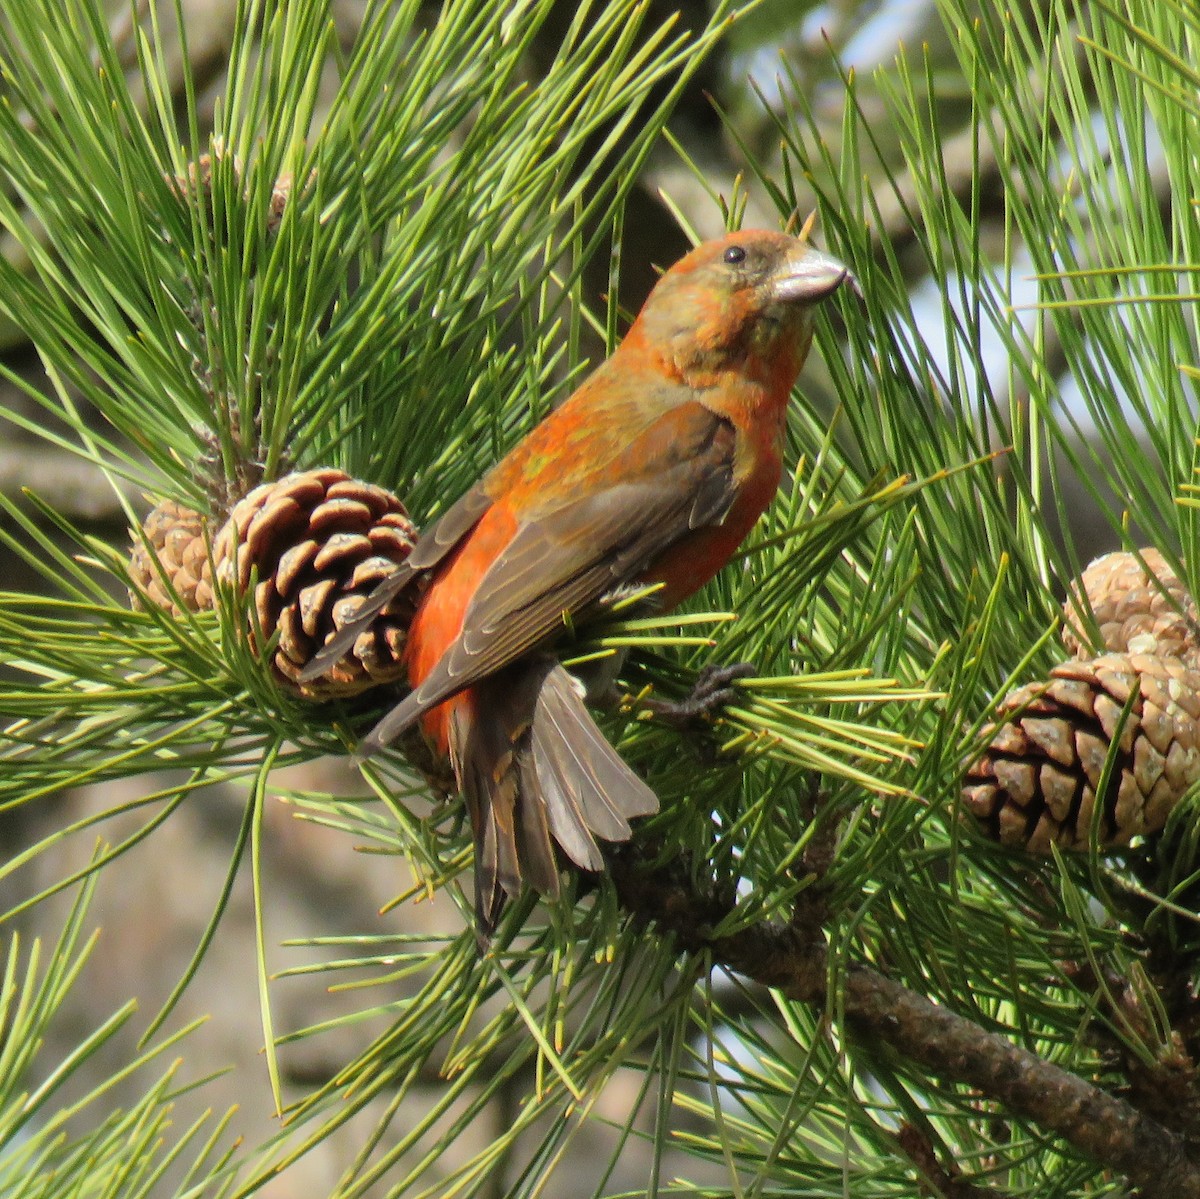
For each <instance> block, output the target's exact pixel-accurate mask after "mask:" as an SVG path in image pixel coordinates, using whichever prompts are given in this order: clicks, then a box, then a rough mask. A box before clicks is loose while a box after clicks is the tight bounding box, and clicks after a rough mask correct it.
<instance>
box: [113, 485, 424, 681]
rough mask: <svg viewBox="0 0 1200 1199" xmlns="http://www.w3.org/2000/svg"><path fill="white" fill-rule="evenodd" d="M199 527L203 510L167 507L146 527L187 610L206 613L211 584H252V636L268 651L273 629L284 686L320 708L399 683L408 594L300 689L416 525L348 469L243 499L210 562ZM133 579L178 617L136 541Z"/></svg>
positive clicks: (145, 597) (407, 544)
mask: <svg viewBox="0 0 1200 1199" xmlns="http://www.w3.org/2000/svg"><path fill="white" fill-rule="evenodd" d="M204 527H205V526H204V520H203V518H202V517H201V516H200V515H199V514H198V513H195V512H192V511H191V510H190V509H187V508H184V507H182V506H181V505H178V504H176V503H174V502H173V501H166V502H164V503H163V504H160V505H159V506H158V507H157V508H155V509H154V511H153V512H151V514H150V516H149V517H147V519H146V523H145V526H144V529H145V533H146V539H147V541H148V542H149V545H150V547H151V548H152V549H153V550H154V551H155V553H156V554H157V556H158V559H159V564H160V566H161V568H162V570H163V572H164V573H165V574H166V575H167V577H168V578H170V579H171V581H172V582H173V584H174V586H175V590H176V591H177V592H178V594H179V598H180V600H181V601H182V602H183V603H184V604H185V605H186V606H188V607H191V608H193V609H196V610H199V609H201V608H206V607H211V606H212V604H213V589H212V583H211V581H212V579H214V578H215V579H216V580H217V581H218V582H220V583H222V584H225V585H226V586H234V587H236V588H237V589H238V590H239V591H245V590H246V589H248V588H249V587H250V586H251V584H252V583H253V587H254V622H253V626H252V627H251V628H250V629H248V630H247V636H248V638H249V640H250V643H251V644H252V645H255V646H258V645H259V643H260V636H261V639H262V643H263V644H265V643H266V642H267V641H269V640H270V639H271V637H273V636H274V634H275V632H276V630H278V632H279V640H278V643H277V645H276V647H275V651H274V653H273V654H272V657H271V664H272V666H273V667H274V670H275V674H276V677H277V678H278V680H279V681H280V683H281V684H282V685H283V686H285V687H287V688H288V689H290V690H291V691H293V692H294V693H295V694H298V695H301V696H303V697H305V698H308V699H327V698H332V697H334V696H349V695H354V694H357V693H358V692H360V691H364V690H366V689H367V688H369V687H374V686H378V685H380V684H382V683H389V682H393V681H395V680H396V679H398V678H400V677H401V675H402V674H403V666H402V664H401V660H400V659H401V653H402V651H403V648H404V639H405V636H406V634H407V631H408V623H409V621H410V619H411V617H412V609H413V604H414V597H413V596H411V595H405V596H402V597H401V598H400V599H399V600H398V601H396V603H395V604H394V605H392V606H389V607H388V608H385V609H384V611H383V612H382V613H380V615H379V617H378V618H377V619H376V620H375V621H374V623H373V624H372V626H371V628H370V629H369V630H368V631H367V632H365V633H363V634H362V636H360V637H359V638H358V640H357V641H356V642H355V644H354V646H353V647H352V648H351V649H350V651H349V652H348V653H347V654H346V655H345V656H344V657H343V658H342V659H341V661H340V662H338V663H337V664H336V665H335V666H333V667H332V668H331V669H330V670H329V671H328V672H327V673H326V674H325V675H324V676H322V677H321V678H320V679H317V680H314V681H312V682H309V683H303V684H302V683H300V682H299V681H298V676H299V674H300V671H301V670H302V669H303V668H304V667H305V666H306V665H307V663H308V662H309V660H310V659H311V658H312V656H313V654H314V653H316V651H317V650H318V649H319V648H320V647H321V646H322V645H324V643H325V642H326V640H328V638H329V637H331V636H332V635H333V634H334V633H335V632H336V631H337V630H338V629H340V628H341V627H342V625H344V624H345V623H346V621H347V620H348V619H349V618H350V617H351V616H352V615H353V614H354V612H355V611H357V609H358V606H359V605H360V604H361V603H362V601H363V600H364V599H365V598H366V596H368V595H369V594H370V593H371V592H372V591H373V590H374V587H375V584H376V583H377V582H378V581H379V580H380V579H381V578H383V577H384V576H385V575H387V574H388V573H389V572H390V571H391V570H393V569H394V568H395V567H396V566H397V565H399V564H400V563H401V562H403V561H404V559H405V558H406V557H407V556H408V554H409V551H410V550H411V549H412V546H413V543H414V542H415V540H416V528H415V526H414V525H413V523H412V521H411V520H409V518H408V515H407V513H406V512H405V510H404V506H403V505H402V504H401V503H400V501H399V500H398V499H397V498H396V497H395V496H394V495H392V494H391V493H390V492H388V491H385V490H384V489H383V488H382V487H376V486H374V485H373V484H371V483H364V482H361V481H360V480H357V479H352V478H350V476H349V475H347V474H346V473H345V472H344V471H340V470H334V469H332V468H327V469H321V470H310V471H302V472H299V473H297V474H292V475H288V476H286V477H285V478H282V479H279V480H276V481H274V482H270V483H263V484H261V485H260V486H258V487H256V488H254V490H253V491H251V492H250V493H249V494H248V495H247V496H246V497H245V498H244V499H242V500H241V501H239V502H238V503H237V504H236V505H235V506H234V508H233V511H232V512H231V513H230V514H229V519H228V520H227V521H226V522H225V524H224V525H223V526H222V528H221V529H220V530H219V531H218V533H217V534H216V536H215V537H214V538H213V539H212V559H211V561H210V560H209V556H208V552H207V545H206V542H205V539H204ZM130 575H131V579H132V581H133V582H134V583H135V585H137V586H138V587H139V588H140V591H141V595H140V596H137V597H135V600H141V601H142V602H145V601H150V602H153V603H156V604H159V605H160V606H162V607H167V608H170V609H174V610H176V611H177V610H178V608H177V606H176V605H175V604H174V602H173V601H171V598H170V595H169V593H168V592H167V590H166V589H165V588H164V587H163V586H162V583H161V580H160V578H159V574H158V571H157V570H155V569H154V566H153V564H152V563H151V562H150V561H149V557H148V552H147V547H146V544H145V543H143V542H142V541H141V540H140V539H138V540H137V541H136V543H135V549H134V551H133V554H132V555H131V561H130ZM193 580H195V582H193ZM164 601H165V602H164Z"/></svg>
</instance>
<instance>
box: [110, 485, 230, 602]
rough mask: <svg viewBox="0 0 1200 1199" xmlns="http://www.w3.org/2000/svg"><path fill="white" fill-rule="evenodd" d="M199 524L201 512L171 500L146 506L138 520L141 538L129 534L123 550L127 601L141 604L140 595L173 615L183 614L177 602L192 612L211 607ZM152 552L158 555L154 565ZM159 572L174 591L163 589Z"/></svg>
mask: <svg viewBox="0 0 1200 1199" xmlns="http://www.w3.org/2000/svg"><path fill="white" fill-rule="evenodd" d="M205 527H206V519H205V517H203V516H202V515H201V514H200V513H199V512H195V511H193V510H192V509H191V508H185V507H184V506H183V504H180V503H178V502H177V501H175V500H163V501H162V502H161V503H160V504H159V505H158V506H157V507H156V508H153V509H151V511H150V514H149V516H147V517H146V520H145V522H144V523H143V525H142V532H143V533H144V534H145V540H144V541H143V540H142V538H141V537H138V536H136V535H135V536H134V538H133V549H132V551H131V552H130V555H129V576H130V579H131V581H132V582H133V584H134V589H133V590H131V591H130V592H129V602H130V603H131V604H132V606H133V607H135V608H141V607H142V606H143V599H145V600H149V602H150V603H152V604H154V605H155V606H156V607H159V608H165V609H166V610H167V611H168V612H171V613H173V614H174V615H175V616H180V615H182V614H183V609H181V608H180V603H182V605H183V608H186V609H190V610H191V611H193V612H199V611H200V610H201V609H202V608H211V607H212V601H213V591H212V569H211V564H210V563H209V560H208V546H207V544H206V543H205V540H204V531H205ZM153 558H157V559H158V567H156V566H155V564H154V561H153ZM160 571H161V573H160ZM163 575H165V576H166V578H167V580H168V581H169V582H170V584H171V586H172V587H173V588H174V591H175V595H172V594H171V592H170V591H168V590H167V588H166V586H165V585H164V582H163V578H162V576H163ZM176 599H178V601H179V602H178V603H177V602H176Z"/></svg>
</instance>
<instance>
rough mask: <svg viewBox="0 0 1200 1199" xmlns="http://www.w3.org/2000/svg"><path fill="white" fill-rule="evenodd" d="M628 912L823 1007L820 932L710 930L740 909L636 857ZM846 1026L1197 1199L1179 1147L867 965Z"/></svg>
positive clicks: (616, 864) (1163, 1187) (625, 896)
mask: <svg viewBox="0 0 1200 1199" xmlns="http://www.w3.org/2000/svg"><path fill="white" fill-rule="evenodd" d="M612 872H613V879H614V881H615V883H616V887H617V892H618V895H619V896H620V899H621V902H622V904H623V905H624V906H625V907H626V908H627V909H628V910H630V911H631V912H633V913H634V914H636V915H638V916H640V917H641V918H643V919H645V920H646V921H648V922H649V921H653V922H654V923H655V924H656V925H657V926H658V927H659V928H661V929H663V930H664V931H668V932H671V933H673V934H674V935H675V937H676V938H677V939H678V941H679V942H680V943H681V944H682V945H683V946H684V947H685V948H687V949H689V950H693V951H695V950H703V949H707V950H708V951H709V952H710V953H711V954H712V956H713V959H714V960H715V961H716V962H717V963H719V964H720V965H723V966H725V967H727V968H728V969H730V970H734V971H736V972H737V973H738V974H742V975H745V976H746V977H747V978H749V979H752V980H753V981H755V982H758V983H761V984H762V985H763V986H767V987H773V988H775V989H777V990H779V991H782V992H783V993H784V994H785V995H787V996H788V998H790V999H796V1000H800V1001H802V1002H805V1003H822V1004H823V1003H824V1002H825V998H826V992H827V988H828V972H829V955H828V950H827V949H826V946H825V944H824V942H823V940H819V939H818V938H820V936H821V933H820V930H819V929H817V928H812V927H798V926H796V925H783V924H779V923H775V922H770V921H763V922H761V923H759V924H755V925H752V926H750V927H748V928H745V929H742V930H741V931H739V932H736V933H732V934H730V935H727V936H720V937H714V936H712V935H711V933H710V932H709V930H710V929H711V928H712V927H714V926H715V925H716V924H717V922H718V921H719V920H721V919H723V918H724V917H726V916H728V915H729V913H730V912H732V911H733V910H734V905H733V903H731V902H727V901H725V900H722V899H719V898H717V897H713V896H705V895H701V894H698V893H697V892H696V891H695V890H694V889H693V888H691V887H690V886H689V885H688V884H687V882H686V881H683V880H680V879H678V878H674V877H671V878H668V877H664V876H663V875H662V874H656V873H652V872H650V871H649V870H647V869H646V868H645V867H644V866H642V865H641V864H640V863H639V862H638V861H637V860H636V859H634V858H633V856H632V854H631V853H630V852H628V851H626V852H624V853H621V854H618V855H614V859H613V862H612ZM841 982H842V986H843V987H844V992H845V994H844V1010H845V1018H846V1023H847V1026H848V1027H849V1029H850V1031H852V1032H853V1033H855V1034H856V1035H857V1036H859V1037H860V1038H872V1037H873V1038H878V1040H880V1041H882V1042H884V1043H886V1044H887V1045H889V1046H890V1047H891V1048H893V1049H894V1050H896V1051H898V1052H899V1053H900V1054H902V1055H903V1056H904V1057H906V1058H907V1059H908V1060H909V1061H910V1062H913V1063H915V1064H917V1065H919V1066H922V1067H923V1068H924V1069H926V1070H928V1071H929V1073H930V1074H933V1075H937V1076H938V1077H940V1078H942V1079H946V1080H949V1081H953V1082H958V1083H963V1084H966V1085H968V1086H972V1087H975V1088H977V1089H978V1090H980V1091H981V1092H982V1093H983V1094H985V1095H986V1096H988V1097H989V1098H992V1099H995V1100H997V1101H999V1102H1001V1103H1003V1104H1004V1105H1005V1107H1007V1108H1008V1109H1009V1110H1010V1111H1011V1112H1012V1113H1014V1114H1016V1115H1019V1116H1022V1117H1024V1118H1026V1119H1029V1120H1032V1121H1035V1122H1036V1123H1038V1124H1040V1125H1041V1126H1042V1127H1043V1128H1046V1129H1049V1130H1050V1131H1052V1132H1054V1133H1057V1134H1058V1135H1059V1136H1061V1137H1062V1138H1063V1139H1064V1140H1065V1141H1067V1142H1068V1143H1069V1144H1070V1145H1071V1146H1073V1147H1074V1148H1075V1149H1077V1150H1078V1151H1079V1152H1080V1153H1083V1154H1086V1155H1087V1156H1088V1157H1091V1158H1093V1159H1095V1160H1096V1161H1098V1162H1100V1163H1101V1164H1103V1165H1105V1166H1108V1167H1110V1168H1112V1169H1113V1170H1117V1171H1119V1172H1120V1173H1122V1174H1123V1175H1125V1176H1126V1177H1127V1178H1128V1179H1129V1180H1130V1181H1131V1182H1133V1183H1134V1184H1135V1185H1137V1186H1138V1187H1140V1188H1141V1192H1142V1196H1143V1199H1200V1169H1197V1167H1196V1165H1195V1164H1194V1163H1193V1162H1192V1161H1191V1160H1189V1158H1188V1156H1187V1154H1186V1151H1185V1148H1184V1144H1183V1141H1182V1139H1181V1138H1180V1137H1178V1136H1176V1135H1175V1134H1173V1133H1171V1132H1169V1131H1168V1130H1167V1129H1165V1128H1163V1126H1162V1125H1161V1124H1159V1123H1158V1122H1157V1121H1155V1120H1153V1119H1151V1118H1150V1117H1148V1116H1146V1115H1144V1114H1143V1113H1141V1112H1139V1111H1137V1110H1136V1109H1135V1108H1133V1107H1132V1106H1130V1105H1129V1104H1128V1103H1126V1102H1124V1101H1123V1100H1120V1099H1116V1098H1114V1097H1113V1096H1111V1095H1109V1094H1108V1093H1107V1092H1105V1091H1103V1090H1102V1089H1100V1088H1099V1087H1097V1086H1094V1085H1092V1084H1091V1083H1089V1082H1085V1081H1084V1080H1083V1079H1082V1078H1079V1077H1078V1076H1076V1075H1074V1074H1071V1073H1069V1072H1068V1071H1066V1070H1063V1069H1061V1068H1059V1067H1058V1066H1055V1065H1052V1064H1051V1063H1050V1062H1047V1061H1044V1060H1043V1059H1042V1058H1040V1057H1038V1056H1037V1055H1036V1054H1033V1053H1030V1052H1029V1051H1028V1050H1025V1049H1021V1048H1019V1047H1018V1046H1016V1045H1014V1044H1012V1043H1011V1042H1010V1041H1008V1040H1007V1039H1005V1038H1004V1037H1002V1036H999V1035H998V1034H996V1033H992V1032H988V1031H986V1030H985V1029H982V1028H980V1027H979V1026H978V1025H977V1024H975V1023H974V1022H973V1021H971V1020H969V1019H967V1018H966V1017H964V1016H960V1015H958V1014H957V1013H955V1012H952V1011H950V1010H949V1009H948V1008H944V1007H941V1006H939V1005H938V1004H935V1003H933V1002H931V1001H930V1000H928V999H926V998H925V997H924V996H922V995H918V994H916V993H915V992H913V991H910V990H908V989H907V988H906V987H903V986H901V985H900V984H898V983H896V982H893V981H892V980H891V979H889V978H887V977H885V976H884V975H883V974H881V973H879V971H877V970H875V969H873V968H871V967H870V966H867V965H864V964H861V963H850V964H849V965H848V966H847V967H845V969H844V971H843V973H842V976H841Z"/></svg>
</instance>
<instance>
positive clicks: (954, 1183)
mask: <svg viewBox="0 0 1200 1199" xmlns="http://www.w3.org/2000/svg"><path fill="white" fill-rule="evenodd" d="M896 1140H897V1141H899V1142H900V1148H901V1149H903V1150H904V1152H905V1154H906V1156H907V1157H908V1158H909V1160H910V1161H911V1162H912V1164H913V1165H914V1166H916V1167H917V1169H918V1170H920V1171H921V1174H922V1175H923V1177H924V1180H925V1181H926V1182H927V1183H928V1185H929V1186H930V1187H932V1188H934V1190H935V1191H936V1193H937V1194H938V1195H940V1196H941V1199H1004V1192H1003V1191H997V1190H994V1189H993V1188H992V1187H985V1186H980V1185H979V1184H978V1183H973V1182H968V1181H967V1180H966V1179H965V1178H963V1176H962V1171H961V1170H960V1169H959V1168H958V1167H957V1166H956V1165H955V1164H954V1163H953V1162H951V1164H950V1166H949V1167H948V1168H946V1167H943V1166H942V1164H941V1162H939V1161H938V1159H937V1154H936V1153H934V1150H933V1146H932V1145H931V1144H930V1143H929V1138H928V1137H927V1136H926V1135H925V1134H924V1133H923V1132H921V1130H920V1129H919V1128H917V1127H916V1126H915V1125H913V1124H909V1123H907V1122H906V1123H904V1124H901V1125H900V1129H899V1131H898V1132H897V1133H896Z"/></svg>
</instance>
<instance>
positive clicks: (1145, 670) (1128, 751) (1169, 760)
mask: <svg viewBox="0 0 1200 1199" xmlns="http://www.w3.org/2000/svg"><path fill="white" fill-rule="evenodd" d="M1135 686H1136V687H1137V689H1138V695H1137V698H1136V699H1135V700H1134V702H1133V707H1132V709H1131V710H1130V712H1129V716H1128V718H1127V719H1126V721H1125V724H1124V727H1123V728H1122V729H1121V738H1120V741H1119V743H1118V749H1117V753H1116V758H1115V761H1114V763H1113V769H1112V772H1111V774H1110V777H1109V785H1108V787H1107V789H1106V790H1105V791H1104V792H1103V793H1102V794H1100V797H1099V804H1100V808H1101V813H1100V817H1099V830H1098V834H1097V837H1098V841H1099V843H1100V844H1101V845H1106V846H1115V845H1125V844H1128V842H1129V841H1130V840H1131V839H1132V838H1133V837H1134V836H1137V835H1138V834H1145V833H1156V832H1158V831H1159V830H1160V829H1161V828H1162V827H1163V825H1165V824H1166V822H1167V817H1168V816H1169V815H1170V814H1171V810H1172V809H1173V808H1174V807H1175V805H1176V804H1177V803H1178V802H1179V800H1180V799H1182V798H1183V796H1184V794H1185V793H1186V792H1187V790H1188V788H1189V787H1190V786H1191V785H1192V783H1194V782H1195V781H1196V779H1197V778H1200V672H1197V671H1194V670H1191V669H1189V668H1188V667H1186V666H1185V665H1184V664H1183V663H1182V662H1179V661H1178V660H1176V659H1174V658H1168V657H1160V656H1155V655H1151V654H1104V655H1102V656H1101V657H1098V658H1094V659H1092V660H1091V661H1086V662H1068V663H1065V664H1064V665H1062V666H1056V667H1055V668H1054V669H1053V670H1052V671H1051V672H1050V680H1049V682H1047V683H1034V684H1031V685H1029V686H1026V687H1020V688H1018V689H1017V690H1016V691H1014V692H1012V694H1011V695H1009V696H1007V697H1006V698H1005V700H1004V702H1003V704H1002V705H1001V708H1000V711H1001V713H1002V714H1003V715H1004V716H1005V719H1003V720H1002V721H1000V722H998V723H997V724H996V725H993V726H992V732H993V736H992V740H991V744H990V745H989V746H988V748H987V750H986V751H985V753H984V755H983V756H982V757H981V758H980V759H979V761H977V762H976V763H974V764H973V765H972V766H971V767H970V769H969V770H968V771H967V776H966V779H965V780H964V786H963V803H964V805H965V806H966V808H967V809H968V810H969V811H970V812H972V813H973V814H974V815H975V816H976V817H977V818H978V819H979V821H980V823H981V824H982V825H983V828H984V830H985V831H986V832H987V833H989V834H990V835H991V836H992V837H994V838H995V839H996V840H998V841H1002V842H1004V843H1005V844H1008V845H1022V846H1024V847H1025V848H1026V849H1028V850H1030V851H1031V852H1033V853H1046V852H1048V851H1049V848H1050V845H1051V844H1056V845H1058V846H1060V847H1061V848H1063V849H1085V848H1086V847H1087V845H1088V837H1089V832H1090V829H1091V822H1092V820H1093V812H1094V809H1095V806H1096V803H1097V792H1098V790H1099V786H1100V777H1101V773H1102V771H1103V769H1104V764H1105V761H1106V760H1107V757H1108V753H1109V747H1110V745H1111V744H1112V740H1113V737H1114V736H1115V735H1116V732H1117V728H1118V725H1119V724H1120V717H1121V713H1122V711H1124V708H1125V704H1126V703H1127V702H1128V700H1129V697H1130V695H1131V694H1132V693H1133V690H1134V687H1135Z"/></svg>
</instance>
